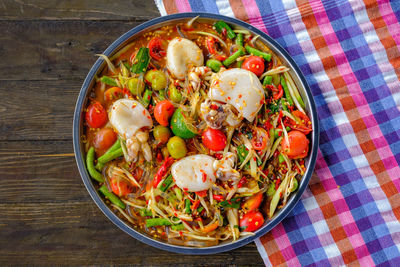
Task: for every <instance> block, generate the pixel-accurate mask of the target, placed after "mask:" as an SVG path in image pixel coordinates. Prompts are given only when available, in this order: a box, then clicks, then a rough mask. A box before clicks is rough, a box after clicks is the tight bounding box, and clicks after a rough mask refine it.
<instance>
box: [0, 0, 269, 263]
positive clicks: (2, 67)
mask: <svg viewBox="0 0 400 267" xmlns="http://www.w3.org/2000/svg"><path fill="white" fill-rule="evenodd" d="M157 16H159V13H158V10H157V9H156V7H155V5H154V3H153V1H144V0H143V1H141V0H136V1H133V0H130V1H128V0H127V1H104V3H100V2H99V1H92V0H86V1H82V0H70V1H45V0H36V1H28V0H22V1H17V0H14V1H12V0H0V33H1V34H0V99H1V105H0V265H2V266H4V265H5V264H10V263H14V264H35V265H37V264H47V265H52V266H54V265H60V264H68V265H81V264H97V265H99V264H107V265H108V264H125V265H162V266H166V265H171V266H177V265H194V264H196V265H262V264H263V263H262V260H261V257H260V256H259V254H258V252H257V249H256V247H255V245H254V243H252V244H249V245H247V246H245V247H242V248H240V249H237V250H234V251H230V252H226V253H221V254H217V255H210V256H188V255H178V254H174V253H169V252H166V251H162V250H158V249H155V248H152V247H150V246H147V245H145V244H143V243H141V242H139V241H136V240H135V239H133V238H132V237H130V236H129V235H127V234H125V233H124V232H122V231H121V230H119V229H118V228H117V227H116V226H115V225H114V224H112V223H111V222H110V221H109V220H108V219H107V218H106V217H105V216H104V215H103V214H102V212H101V211H100V210H99V209H98V208H97V206H96V205H95V204H94V202H93V201H92V199H91V198H90V196H89V194H88V193H87V191H86V189H85V187H84V186H83V183H82V181H81V178H80V176H79V173H78V170H77V167H76V164H75V158H74V155H73V148H72V117H73V112H74V107H75V101H76V99H77V96H78V93H79V90H80V87H81V84H82V82H83V80H84V78H85V76H86V74H87V72H88V71H89V68H90V67H91V66H92V64H93V63H94V62H95V60H96V57H95V56H94V54H95V53H101V52H102V51H104V50H105V48H106V47H107V46H108V45H109V44H111V42H112V41H114V40H115V39H116V38H117V37H118V36H120V35H121V34H123V33H124V32H126V31H128V30H129V29H131V28H133V27H135V26H136V25H138V24H140V23H142V22H144V21H147V20H149V19H151V18H154V17H157Z"/></svg>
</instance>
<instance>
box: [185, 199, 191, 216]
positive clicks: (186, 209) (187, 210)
mask: <svg viewBox="0 0 400 267" xmlns="http://www.w3.org/2000/svg"><path fill="white" fill-rule="evenodd" d="M185 213H187V214H191V213H192V210H191V209H190V200H189V199H185Z"/></svg>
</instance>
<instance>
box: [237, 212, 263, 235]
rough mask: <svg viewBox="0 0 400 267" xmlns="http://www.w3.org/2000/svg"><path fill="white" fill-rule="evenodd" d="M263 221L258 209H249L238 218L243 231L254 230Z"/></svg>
mask: <svg viewBox="0 0 400 267" xmlns="http://www.w3.org/2000/svg"><path fill="white" fill-rule="evenodd" d="M263 223H264V216H263V215H262V214H261V212H259V211H255V210H253V211H249V212H247V213H246V214H245V215H243V217H242V218H241V219H240V222H239V226H240V228H241V229H242V230H243V231H244V232H254V231H255V230H257V229H259V228H260V227H261V226H262V225H263Z"/></svg>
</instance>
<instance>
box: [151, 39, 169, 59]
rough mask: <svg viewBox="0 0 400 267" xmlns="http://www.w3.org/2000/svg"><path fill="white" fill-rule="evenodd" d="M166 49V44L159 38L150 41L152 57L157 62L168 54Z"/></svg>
mask: <svg viewBox="0 0 400 267" xmlns="http://www.w3.org/2000/svg"><path fill="white" fill-rule="evenodd" d="M165 47H166V42H165V41H164V40H163V39H161V38H159V37H154V38H153V39H151V40H150V42H149V44H148V48H149V50H150V51H149V52H150V56H151V57H152V58H154V59H155V60H160V59H162V58H163V57H165V55H166V54H167V53H166V52H165Z"/></svg>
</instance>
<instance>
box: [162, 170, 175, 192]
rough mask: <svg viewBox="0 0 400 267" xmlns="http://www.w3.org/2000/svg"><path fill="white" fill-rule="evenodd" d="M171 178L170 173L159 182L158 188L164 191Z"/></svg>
mask: <svg viewBox="0 0 400 267" xmlns="http://www.w3.org/2000/svg"><path fill="white" fill-rule="evenodd" d="M172 182H173V179H172V175H171V174H170V175H168V177H167V178H165V179H164V181H163V182H162V183H160V185H161V186H160V190H161V191H163V192H165V191H167V189H168V187H169V186H170V185H171V184H172Z"/></svg>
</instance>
